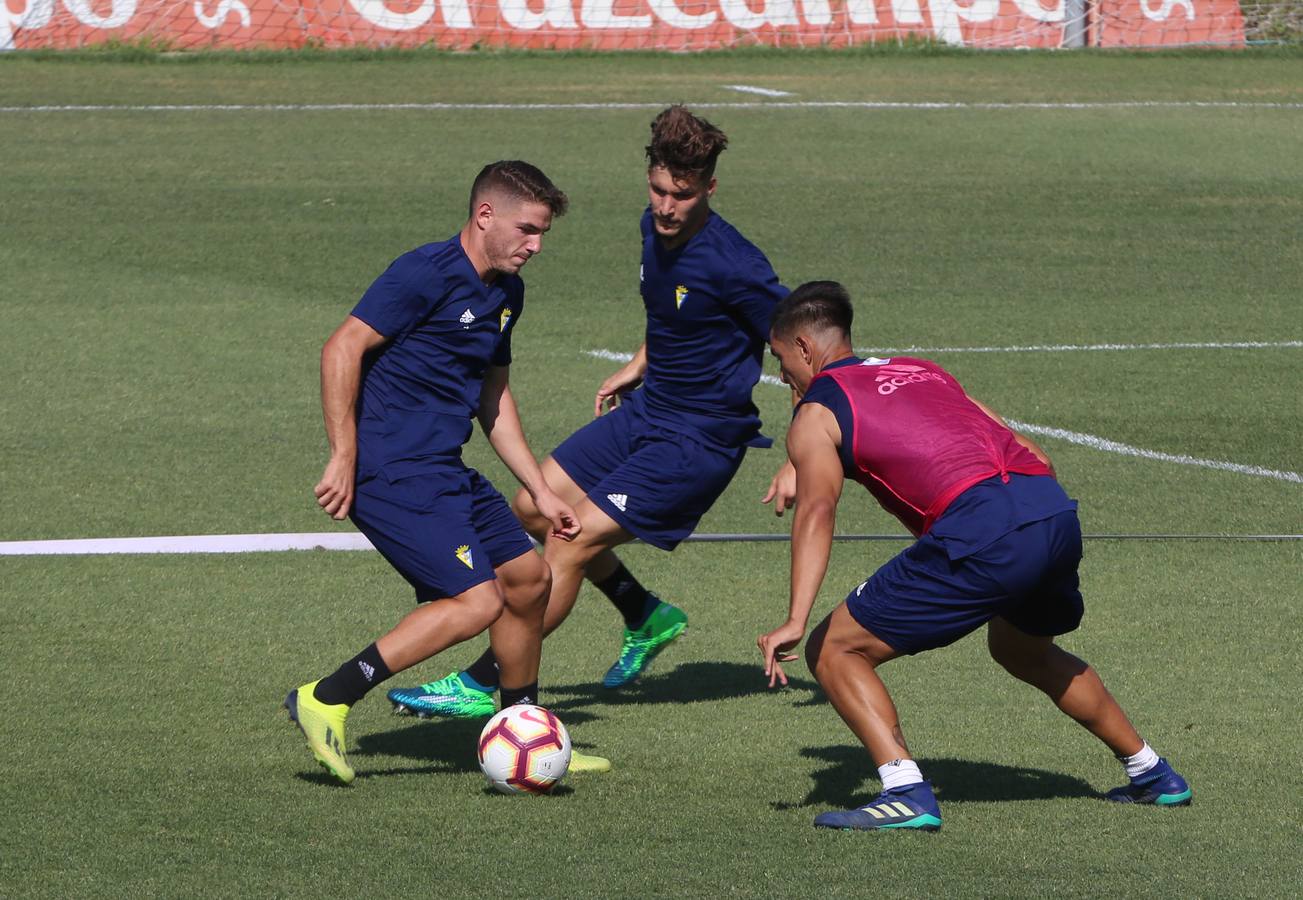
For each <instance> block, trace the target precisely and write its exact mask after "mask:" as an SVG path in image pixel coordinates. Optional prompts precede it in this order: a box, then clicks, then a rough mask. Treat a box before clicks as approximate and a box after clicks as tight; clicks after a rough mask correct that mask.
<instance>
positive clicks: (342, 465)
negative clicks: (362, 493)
mask: <svg viewBox="0 0 1303 900" xmlns="http://www.w3.org/2000/svg"><path fill="white" fill-rule="evenodd" d="M356 478H357V463H356V462H355V461H354V460H352V459H348V458H345V457H338V456H332V457H331V458H330V462H328V463H326V471H325V472H324V473H322V475H321V480H320V481H318V482H317V486H316V487H315V488H313V489H312V492H313V493H314V494H316V495H317V505H318V506H320V507H321V508H322V509H324V510H325V511H326V512H327V513H328V514H329V515H330V516H331V518H334V519H347V518H348V511H349V509H350V508H351V507H352V506H353V483H354V479H356Z"/></svg>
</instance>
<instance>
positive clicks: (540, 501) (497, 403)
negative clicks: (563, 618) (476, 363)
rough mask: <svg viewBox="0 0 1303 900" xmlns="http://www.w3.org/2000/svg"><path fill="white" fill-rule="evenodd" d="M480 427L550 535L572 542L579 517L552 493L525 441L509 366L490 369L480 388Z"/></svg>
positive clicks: (578, 527)
mask: <svg viewBox="0 0 1303 900" xmlns="http://www.w3.org/2000/svg"><path fill="white" fill-rule="evenodd" d="M478 417H479V421H480V428H482V429H483V430H484V436H485V437H487V438H488V439H489V445H490V446H492V447H493V451H494V452H495V453H497V454H498V457H499V458H500V459H501V460H502V461H503V462H504V463H506V464H507V468H508V469H510V470H511V474H512V475H515V476H516V480H517V481H519V482H520V484H521V486H522V487H524V488H525V490H526V491H528V492H529V495H530V497H532V498H533V500H534V505H535V506H536V507H537V508H538V511H539V512H540V513H542V514H543V516H544V517H546V518H547V520H548V521H549V522H551V523H552V535H553V536H554V537H558V538H561V539H562V540H565V541H569V540H573V539H574V538H575V536H576V535H578V534H579V530H580V525H579V517H578V516H577V515H575V511H574V510H573V509H571V508H570V505H569V504H567V503H566V502H565V501H563V500H562V499H561V498H560V497H558V496H557V495H556V494H555V493H553V491H552V489H551V488H550V487H548V485H547V481H545V480H544V478H543V472H542V470H541V469H540V468H539V465H538V460H536V459H535V458H534V453H533V451H532V450H530V449H529V443H528V442H527V441H526V440H525V429H524V427H523V426H522V425H521V423H520V411H519V410H518V409H517V408H516V399H515V397H513V396H512V393H511V379H510V367H509V366H491V367H490V368H489V370H488V372H487V373H486V374H485V376H484V385H483V387H481V388H480V411H479V414H478Z"/></svg>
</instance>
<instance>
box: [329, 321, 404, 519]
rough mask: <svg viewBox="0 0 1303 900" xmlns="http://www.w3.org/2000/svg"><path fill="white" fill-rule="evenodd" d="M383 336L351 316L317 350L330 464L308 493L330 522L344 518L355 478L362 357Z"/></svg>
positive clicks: (384, 338) (380, 342) (383, 339)
mask: <svg viewBox="0 0 1303 900" xmlns="http://www.w3.org/2000/svg"><path fill="white" fill-rule="evenodd" d="M386 340H387V338H386V337H385V336H384V335H383V334H381V333H380V332H378V331H376V330H375V329H374V328H372V327H371V326H370V325H368V324H367V323H365V322H363V321H362V320H361V319H359V318H356V317H355V316H349V317H348V318H347V319H345V320H344V324H343V325H340V326H339V327H338V328H336V329H335V333H334V334H332V335H331V336H330V338H329V339H328V340H327V341H326V344H325V346H324V347H322V348H321V413H322V417H323V418H324V419H325V423H326V440H327V441H329V443H330V461H329V462H327V463H326V471H325V472H324V473H323V474H322V476H321V480H320V481H318V482H317V486H316V487H315V488H314V489H313V493H315V494H316V495H317V503H318V504H320V506H321V508H322V509H324V510H325V511H326V512H327V513H329V514H330V515H331V516H332V517H333V518H336V519H345V518H347V517H348V511H349V508H350V507H351V506H352V505H353V484H354V481H355V480H356V478H357V419H356V417H355V411H356V409H357V392H358V387H359V385H360V384H361V379H362V358H363V357H364V356H365V355H366V352H367V351H368V350H370V349H372V348H374V347H379V346H380V345H381V344H383V343H384V342H385V341H386Z"/></svg>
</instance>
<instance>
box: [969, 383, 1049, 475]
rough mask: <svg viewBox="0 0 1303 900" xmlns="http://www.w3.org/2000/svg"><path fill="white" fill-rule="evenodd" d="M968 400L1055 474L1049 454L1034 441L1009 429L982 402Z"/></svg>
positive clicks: (999, 417)
mask: <svg viewBox="0 0 1303 900" xmlns="http://www.w3.org/2000/svg"><path fill="white" fill-rule="evenodd" d="M968 399H969V400H972V401H973V405H974V406H976V407H977V408H978V409H980V410H981V411H982V412H984V413H986V414H987V415H988V416H990V417H991V418H992V419H994V420H995V421H996V422H998V423H1000V424H1001V425H1003V426H1004V427H1005V428H1008V429H1009V430H1010V431H1012V432H1013V439H1014V440H1015V441H1017V442H1018V443H1020V444H1022V445H1023V446H1024V447H1026V448H1027V449H1028V450H1030V451H1031V453H1032V456H1034V457H1036V458H1037V459H1039V460H1040V461H1041V462H1043V463H1045V465H1046V467H1047V468H1049V470H1050V474H1051V475H1054V474H1055V472H1054V463H1052V462H1050V457H1049V454H1048V453H1046V452H1045V451H1044V450H1042V449H1041V447H1040V445H1039V444H1037V443H1036V442H1035V441H1033V440H1032V439H1031V438H1029V437H1027V436H1026V435H1022V434H1019V433H1018V432H1017V431H1016V430H1015V429H1013V428H1010V427H1009V423H1008V422H1006V421H1005V420H1004V419H1003V418H1002V417H1001V416H1000V415H999V414H998V413H996V411H995V410H993V409H991V407H989V406H987V405H986V404H985V403H983V402H982V401H980V400H973V398H972V397H971V396H970V397H969V398H968Z"/></svg>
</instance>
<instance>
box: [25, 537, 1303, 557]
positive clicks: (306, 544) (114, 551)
mask: <svg viewBox="0 0 1303 900" xmlns="http://www.w3.org/2000/svg"><path fill="white" fill-rule="evenodd" d="M1083 537H1084V538H1085V539H1087V540H1117V541H1121V540H1133V541H1154V540H1167V541H1176V540H1181V541H1298V540H1303V534H1087V535H1083ZM791 539H792V538H791V535H788V534H772V533H762V534H690V535H688V536H687V537H686V538H684V540H685V541H687V542H691V543H699V544H720V543H779V542H784V541H790V540H791ZM833 540H834V541H842V542H864V541H908V540H912V538H911V537H910V535H908V534H904V533H901V534H838V535H834V536H833ZM374 549H375V548H374V547H373V546H371V542H370V541H368V540H367V539H366V538H365V537H364V536H363V535H361V534H358V533H356V532H346V531H327V532H322V533H319V534H312V533H306V534H304V533H300V534H195V535H172V536H169V537H135V538H84V539H80V540H57V541H0V556H126V555H132V556H138V555H151V554H159V553H172V554H187V555H188V554H204V553H276V552H284V551H287V550H325V551H340V550H374Z"/></svg>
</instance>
